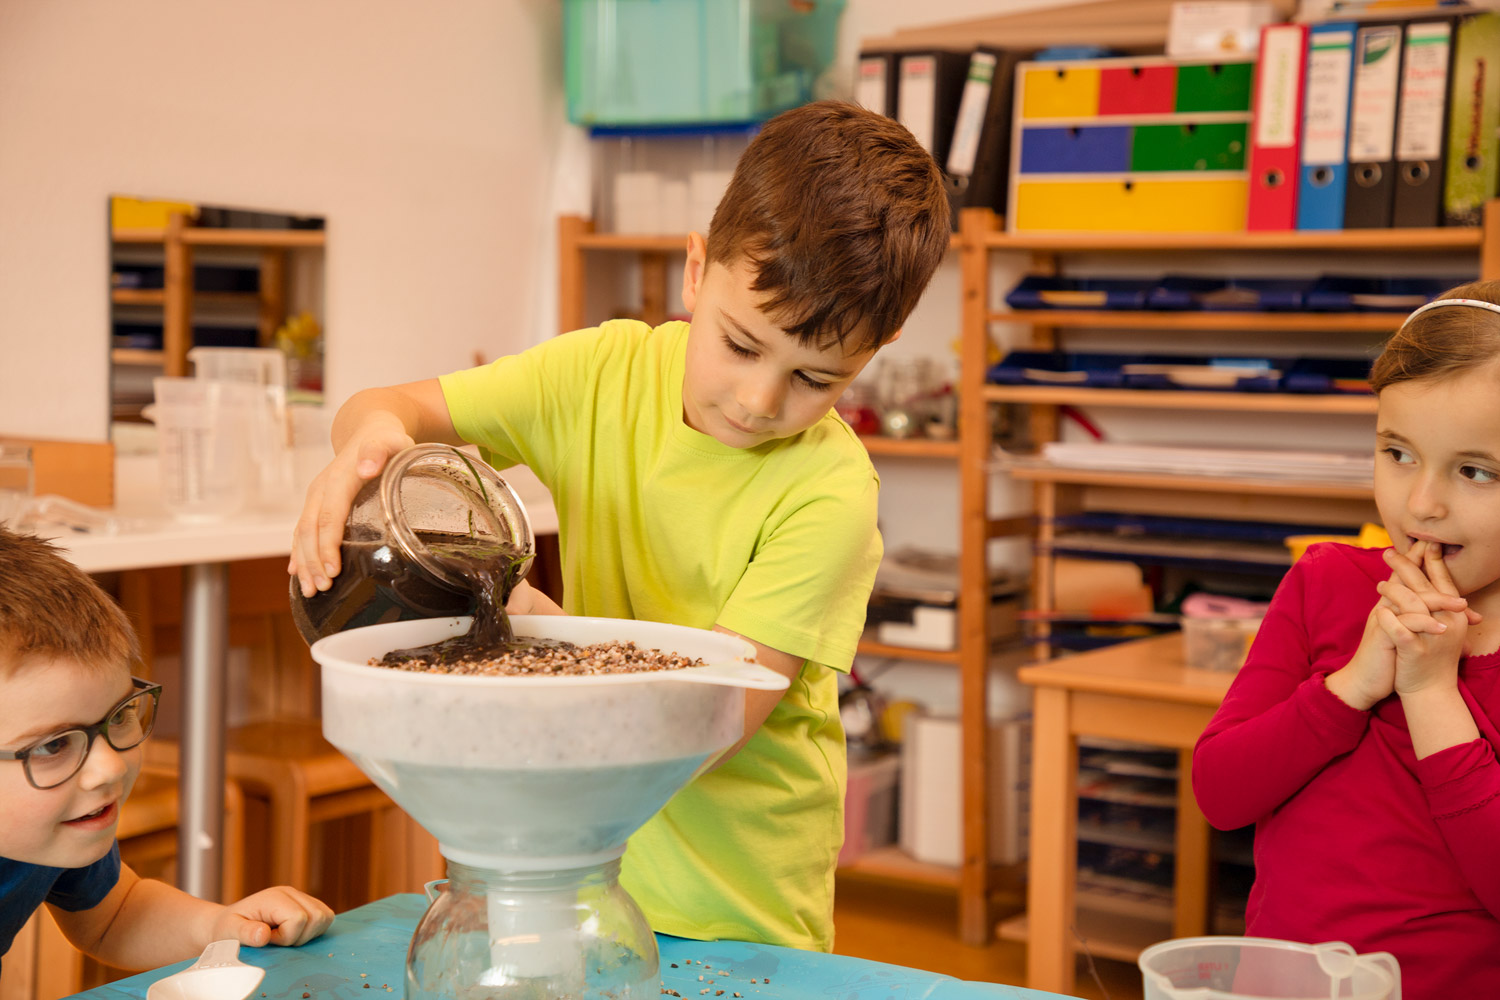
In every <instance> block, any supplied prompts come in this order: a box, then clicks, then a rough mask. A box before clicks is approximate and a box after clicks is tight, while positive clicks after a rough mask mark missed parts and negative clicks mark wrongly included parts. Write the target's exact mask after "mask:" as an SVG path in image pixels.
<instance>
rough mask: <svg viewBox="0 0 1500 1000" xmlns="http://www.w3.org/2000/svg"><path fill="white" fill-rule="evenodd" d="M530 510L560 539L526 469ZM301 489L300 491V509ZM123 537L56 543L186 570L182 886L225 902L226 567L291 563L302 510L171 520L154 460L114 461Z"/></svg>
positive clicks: (516, 474) (94, 558)
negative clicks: (280, 559) (276, 559)
mask: <svg viewBox="0 0 1500 1000" xmlns="http://www.w3.org/2000/svg"><path fill="white" fill-rule="evenodd" d="M504 476H505V480H506V482H507V483H509V484H510V485H511V487H512V488H513V489H515V491H516V493H517V494H518V495H519V496H520V497H521V501H522V503H524V504H525V505H526V512H527V514H528V515H529V516H530V519H531V526H532V531H533V532H534V533H535V534H537V535H545V534H556V532H557V513H556V510H555V509H554V508H553V506H552V498H551V496H550V495H549V494H548V492H547V489H546V487H544V486H542V484H541V483H540V482H538V481H537V479H536V477H535V476H534V475H532V473H531V470H530V469H527V468H526V467H525V466H515V467H514V468H512V469H509V470H507V471H505V472H504ZM301 496H302V490H301V489H299V490H298V491H297V492H296V498H297V500H298V501H299V502H300V499H301ZM110 513H112V514H114V515H116V516H117V517H118V518H120V519H121V520H122V522H124V524H125V528H124V530H122V531H120V532H119V533H118V534H114V535H105V534H79V533H67V534H65V535H60V536H56V538H55V541H56V542H57V544H58V546H59V547H60V548H62V549H63V550H64V552H65V554H66V555H67V557H68V558H69V559H70V560H71V561H72V562H73V563H74V564H75V565H76V566H78V567H79V568H80V569H82V570H84V571H86V572H89V573H108V572H117V571H121V570H132V569H150V568H152V567H157V566H181V567H183V590H182V686H183V691H182V704H183V713H182V718H183V723H182V725H183V731H182V754H181V758H180V759H181V767H182V772H181V775H180V777H179V780H180V782H181V784H180V803H181V805H180V809H179V817H178V872H179V874H178V883H179V885H181V887H182V888H183V889H184V890H185V891H187V892H189V893H192V894H193V895H194V896H198V897H200V898H203V899H218V898H219V893H220V891H221V886H220V881H221V879H220V873H221V872H222V870H223V869H222V861H221V840H222V833H223V819H224V730H225V728H226V724H225V717H226V714H227V709H226V704H225V691H224V677H225V673H226V670H225V660H226V656H227V654H228V651H229V642H228V637H229V564H230V563H231V562H235V561H236V560H240V559H264V558H268V557H271V556H284V557H285V556H290V554H291V539H292V528H293V526H294V525H295V523H296V520H297V514H298V508H296V507H288V508H285V509H280V510H256V511H246V512H242V513H240V514H236V515H235V516H234V517H233V518H232V519H229V520H226V521H223V522H218V523H212V524H187V523H181V522H177V521H174V520H173V519H172V518H171V517H170V516H169V515H168V514H166V513H165V511H164V510H163V508H162V505H161V493H160V485H159V480H158V478H157V465H156V458H155V456H154V455H144V456H136V455H130V456H121V457H119V458H118V459H117V460H116V462H115V507H114V509H113V510H112V511H111V512H110Z"/></svg>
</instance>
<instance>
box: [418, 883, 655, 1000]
mask: <svg viewBox="0 0 1500 1000" xmlns="http://www.w3.org/2000/svg"><path fill="white" fill-rule="evenodd" d="M428 897H429V898H430V899H431V900H432V903H431V905H430V906H428V907H427V912H426V913H425V914H423V915H422V919H421V920H420V921H418V923H417V929H416V933H415V934H414V935H413V936H412V941H411V949H410V951H408V952H407V956H406V997H407V1000H458V998H470V997H472V998H476V1000H477V998H480V997H483V998H485V1000H543V998H547V1000H561V998H567V1000H584V998H600V1000H660V995H661V987H660V986H659V985H658V982H659V979H658V976H659V972H660V959H659V958H658V953H657V948H656V937H655V936H654V935H653V934H652V932H651V927H650V925H648V924H647V923H646V918H645V916H644V915H643V914H642V913H641V909H640V907H639V906H637V905H636V904H635V901H634V900H633V899H631V898H630V895H629V894H628V893H626V892H625V890H624V889H622V888H620V861H619V859H618V858H616V859H614V860H612V861H608V862H605V863H604V864H602V865H599V866H597V867H590V868H577V869H568V870H563V871H530V872H502V871H493V870H490V869H486V868H478V867H471V866H469V865H463V864H459V863H458V862H456V861H452V860H450V861H449V862H448V878H447V880H446V881H444V882H438V883H434V884H432V885H429V886H428Z"/></svg>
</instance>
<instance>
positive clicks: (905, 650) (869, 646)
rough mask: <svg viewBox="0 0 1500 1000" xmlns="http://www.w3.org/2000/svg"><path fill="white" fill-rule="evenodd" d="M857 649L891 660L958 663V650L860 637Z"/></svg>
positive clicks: (867, 654)
mask: <svg viewBox="0 0 1500 1000" xmlns="http://www.w3.org/2000/svg"><path fill="white" fill-rule="evenodd" d="M859 651H860V653H862V654H863V655H865V656H883V657H885V658H887V659H891V660H921V661H923V662H924V663H951V664H955V665H956V664H957V663H958V651H957V650H950V649H916V648H915V647H912V646H892V645H891V644H890V643H887V642H875V641H874V640H872V639H861V640H860V642H859Z"/></svg>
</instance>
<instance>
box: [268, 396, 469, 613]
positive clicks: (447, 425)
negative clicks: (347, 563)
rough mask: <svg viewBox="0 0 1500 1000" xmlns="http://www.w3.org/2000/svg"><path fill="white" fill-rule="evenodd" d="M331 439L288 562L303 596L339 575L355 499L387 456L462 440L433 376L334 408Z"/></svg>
mask: <svg viewBox="0 0 1500 1000" xmlns="http://www.w3.org/2000/svg"><path fill="white" fill-rule="evenodd" d="M332 438H333V450H334V453H335V454H334V458H333V461H332V462H329V463H328V466H327V467H326V468H325V469H324V470H323V471H322V472H320V473H318V475H317V477H316V478H314V479H313V481H312V483H311V484H310V485H309V486H308V488H307V498H306V500H305V501H304V502H303V505H302V516H301V517H300V518H298V520H297V528H296V531H295V533H294V535H293V538H292V558H291V562H290V563H288V564H287V572H288V573H293V574H296V576H297V580H298V582H299V583H300V584H301V586H302V595H303V596H304V597H311V596H312V595H313V594H314V593H315V592H316V591H318V590H327V589H328V588H329V586H331V581H332V579H333V578H334V577H335V576H337V575H338V573H339V569H340V568H341V567H340V565H339V544H340V543H341V542H342V541H343V539H344V521H345V520H346V519H347V518H348V517H349V509H350V507H351V506H353V503H354V497H355V495H356V494H357V493H359V490H360V487H362V486H363V485H364V484H365V482H366V481H368V480H370V479H373V478H375V477H376V476H378V475H380V470H381V469H383V468H385V463H386V461H387V460H388V459H389V458H390V457H391V456H392V455H395V454H396V453H397V452H400V451H402V450H404V449H406V448H410V447H411V446H412V445H413V444H415V443H416V442H418V441H437V442H441V443H444V444H455V445H456V444H463V443H464V442H463V440H462V439H461V438H459V436H458V432H457V431H455V430H454V429H453V420H452V418H451V417H450V416H449V414H448V403H447V400H446V399H444V397H443V390H442V388H441V387H440V386H439V385H438V380H437V379H435V378H430V379H424V380H422V381H420V382H407V383H406V384H404V385H395V386H390V387H388V388H383V389H366V390H364V391H362V392H357V393H355V394H354V395H353V396H351V397H349V400H348V402H346V403H345V404H344V405H343V406H341V407H339V412H338V415H337V416H336V417H334V421H333V434H332Z"/></svg>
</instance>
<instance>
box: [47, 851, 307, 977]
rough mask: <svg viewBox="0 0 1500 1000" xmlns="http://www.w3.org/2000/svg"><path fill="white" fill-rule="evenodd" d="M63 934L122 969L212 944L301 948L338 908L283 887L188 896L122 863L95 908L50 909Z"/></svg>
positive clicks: (144, 966) (162, 960)
mask: <svg viewBox="0 0 1500 1000" xmlns="http://www.w3.org/2000/svg"><path fill="white" fill-rule="evenodd" d="M49 909H50V910H51V912H52V915H53V917H54V918H56V920H57V924H58V926H59V927H60V928H61V929H62V932H63V934H64V936H66V937H67V939H68V940H69V941H70V942H72V943H73V945H74V946H75V947H77V948H78V949H79V950H80V951H83V952H86V953H87V954H89V955H92V956H93V957H94V958H96V959H98V960H99V961H101V962H104V963H106V964H109V965H113V966H116V967H118V968H122V969H155V968H157V967H159V966H163V965H168V964H170V963H172V962H179V961H182V960H183V959H186V958H192V957H193V956H195V955H197V954H198V953H199V952H201V951H202V950H203V949H204V948H205V947H207V946H208V944H209V943H210V942H212V941H218V940H221V939H223V938H234V939H235V940H237V941H239V942H240V943H241V944H244V945H248V946H251V947H256V948H259V947H262V946H264V945H267V944H279V945H299V944H304V943H306V942H308V941H311V940H312V939H313V938H315V937H317V936H318V935H319V934H321V933H323V931H325V930H327V929H328V925H329V924H330V923H332V922H333V911H332V910H330V909H329V908H328V907H327V906H325V905H323V904H322V903H321V902H319V901H318V900H316V899H313V898H312V897H311V896H308V895H306V894H305V893H301V892H298V891H297V890H295V889H291V888H288V887H286V886H281V887H278V888H275V889H266V890H264V891H263V892H258V893H256V894H255V895H253V896H248V897H246V898H245V899H242V900H240V901H239V902H237V903H233V904H231V905H229V906H221V905H220V904H218V903H210V902H208V901H206V900H202V899H198V898H196V897H194V896H189V895H188V894H187V893H185V892H183V891H182V890H180V889H175V888H173V887H172V886H169V885H167V884H166V883H165V882H158V881H157V880H156V879H143V878H141V877H140V876H139V875H137V874H136V873H135V872H134V871H132V870H131V869H130V866H129V865H124V864H122V865H121V866H120V879H119V881H118V882H116V883H115V887H114V888H113V889H111V890H110V892H109V895H107V896H105V897H104V899H103V900H101V901H100V902H99V904H98V905H96V906H93V907H91V908H89V909H87V910H76V911H69V910H64V909H61V908H59V907H55V906H49Z"/></svg>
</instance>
